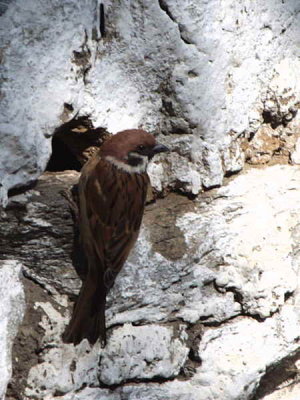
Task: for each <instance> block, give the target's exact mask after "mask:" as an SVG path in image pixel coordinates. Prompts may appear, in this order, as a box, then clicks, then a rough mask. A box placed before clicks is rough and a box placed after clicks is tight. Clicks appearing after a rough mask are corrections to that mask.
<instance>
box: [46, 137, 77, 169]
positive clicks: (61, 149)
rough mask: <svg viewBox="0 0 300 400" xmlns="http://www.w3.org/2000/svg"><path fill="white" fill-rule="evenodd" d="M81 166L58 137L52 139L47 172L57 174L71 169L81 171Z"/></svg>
mask: <svg viewBox="0 0 300 400" xmlns="http://www.w3.org/2000/svg"><path fill="white" fill-rule="evenodd" d="M81 167H82V165H81V164H80V162H79V161H78V160H77V158H76V157H75V156H74V154H72V153H71V151H70V149H69V147H68V146H67V145H66V144H65V143H64V142H63V141H62V140H61V139H59V138H58V137H56V136H54V137H53V139H52V154H51V157H50V160H49V162H48V165H47V168H46V170H47V171H51V172H57V171H65V170H68V169H73V170H76V171H80V170H81Z"/></svg>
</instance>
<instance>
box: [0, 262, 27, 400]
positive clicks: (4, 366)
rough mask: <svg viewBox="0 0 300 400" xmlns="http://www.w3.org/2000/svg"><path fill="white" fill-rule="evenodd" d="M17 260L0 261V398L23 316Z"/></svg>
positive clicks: (1, 397) (6, 379) (19, 269)
mask: <svg viewBox="0 0 300 400" xmlns="http://www.w3.org/2000/svg"><path fill="white" fill-rule="evenodd" d="M20 272H21V265H20V263H19V262H17V261H0V299H1V303H0V337H1V340H0V399H1V400H2V399H4V396H5V392H6V387H7V384H8V382H9V380H10V379H11V373H12V367H11V364H12V345H13V341H14V339H15V337H16V334H17V331H18V327H19V324H20V322H21V320H22V318H23V314H24V308H25V301H24V300H25V299H24V290H23V286H22V284H21V281H20Z"/></svg>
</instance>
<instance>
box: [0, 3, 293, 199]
mask: <svg viewBox="0 0 300 400" xmlns="http://www.w3.org/2000/svg"><path fill="white" fill-rule="evenodd" d="M104 6H105V15H106V36H105V38H104V39H100V36H99V20H98V18H99V12H98V7H99V1H96V0H93V1H80V2H78V1H76V0H67V1H64V2H58V1H55V2H49V1H47V0H41V1H39V2H38V3H37V2H36V1H34V0H27V1H26V2H24V1H22V0H16V1H13V2H11V3H10V4H9V7H8V9H7V11H6V12H5V13H4V14H3V15H2V16H1V24H0V38H1V43H2V49H1V54H2V56H1V57H2V60H3V61H2V62H3V67H2V75H3V82H2V89H1V90H2V92H1V93H2V96H1V97H0V99H1V103H0V115H1V120H0V131H1V138H2V139H1V149H2V150H1V163H0V183H1V185H2V186H1V190H0V197H1V202H2V203H3V204H5V203H6V200H7V199H6V196H7V190H8V189H9V188H11V187H14V186H16V185H21V184H25V183H28V182H29V181H31V180H33V179H35V178H36V177H37V176H39V174H40V173H41V171H43V170H44V168H45V166H46V163H47V160H48V159H49V156H50V153H51V146H50V137H51V135H52V134H53V132H54V130H55V128H57V127H59V126H60V125H61V124H62V122H65V118H64V117H63V110H64V103H66V104H69V105H72V107H73V111H71V112H70V113H69V116H68V118H69V119H71V118H72V117H74V116H75V115H76V116H82V115H85V116H87V115H88V116H90V118H91V119H92V121H93V122H94V125H95V126H97V127H98V126H101V127H106V128H107V129H108V130H109V131H111V132H116V131H118V130H120V129H125V128H132V127H139V126H140V127H144V128H146V129H149V130H151V131H156V132H158V133H160V132H163V133H172V134H171V135H168V136H165V137H163V139H164V140H165V142H166V143H169V144H170V145H171V148H174V151H176V153H177V154H175V155H171V156H170V158H169V160H168V162H167V163H166V164H165V166H164V171H160V173H159V176H156V179H155V180H153V183H154V185H155V187H156V189H158V190H160V189H161V188H162V185H163V186H166V185H170V186H173V187H176V188H179V189H181V190H183V191H188V192H191V193H194V194H196V193H198V192H199V191H200V189H201V187H202V185H203V186H205V187H211V186H216V185H220V184H221V183H222V180H223V175H224V173H225V172H232V171H237V170H239V169H241V168H242V166H243V163H244V157H243V154H242V153H241V150H240V147H239V143H238V142H237V138H238V137H239V136H241V135H242V136H247V135H249V134H250V133H253V132H255V131H256V130H257V128H258V127H259V126H260V125H261V124H262V122H263V113H264V115H265V117H266V116H268V117H269V118H273V120H276V121H277V122H278V123H284V124H285V123H287V122H288V121H290V120H291V119H292V118H293V117H294V115H295V113H296V110H297V103H299V98H300V95H299V91H300V78H299V74H298V71H299V69H300V61H299V58H298V54H299V52H298V39H297V38H298V33H299V32H298V27H299V22H300V20H299V19H300V14H299V5H298V4H297V2H294V1H289V2H281V1H279V0H275V1H274V2H265V1H263V0H255V1H252V0H251V1H250V0H243V1H239V2H236V1H234V0H230V1H226V2H222V1H220V0H213V1H210V2H206V1H204V0H203V1H193V0H183V1H182V0H181V1H178V0H160V1H152V0H146V1H144V0H137V1H135V2H128V1H124V0H122V1H120V2H118V3H116V2H114V1H112V0H105V1H104ZM54 21H55V23H54ZM96 36H97V40H96ZM162 38H163V40H162ZM63 120H64V121H63ZM173 134H175V136H173ZM178 136H182V140H181V144H179V142H178V140H177V139H178V138H177V137H178ZM191 137H192V138H193V139H192V140H191V139H190V138H191ZM187 143H190V148H187V147H189V146H187ZM170 166H171V168H170ZM155 168H156V167H153V168H152V170H151V175H152V177H154V175H155V174H156V172H157V169H155Z"/></svg>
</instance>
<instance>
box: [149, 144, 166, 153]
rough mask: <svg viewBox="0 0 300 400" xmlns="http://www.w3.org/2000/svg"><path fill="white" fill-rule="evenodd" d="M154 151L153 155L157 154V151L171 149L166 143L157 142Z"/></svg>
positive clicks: (161, 151)
mask: <svg viewBox="0 0 300 400" xmlns="http://www.w3.org/2000/svg"><path fill="white" fill-rule="evenodd" d="M152 151H153V155H154V154H157V153H165V152H167V151H170V149H169V148H168V147H167V146H165V145H164V144H160V143H157V144H156V145H155V146H154V147H153V149H152Z"/></svg>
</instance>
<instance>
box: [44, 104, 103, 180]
mask: <svg viewBox="0 0 300 400" xmlns="http://www.w3.org/2000/svg"><path fill="white" fill-rule="evenodd" d="M72 111H73V107H72V105H71V104H64V111H63V114H62V117H63V118H66V119H68V118H69V115H70V113H71V112H72ZM108 136H109V134H108V132H107V131H106V129H105V128H101V127H99V128H94V126H93V123H92V121H91V119H90V118H89V117H88V116H81V117H77V116H75V117H74V118H73V119H71V120H70V121H68V122H66V123H64V124H62V125H61V126H60V127H58V128H57V129H56V130H55V132H54V135H53V139H52V154H51V157H50V160H49V162H48V165H47V167H46V171H51V172H59V171H65V170H75V171H80V170H81V167H82V165H83V164H84V163H85V162H86V161H87V160H88V159H89V158H90V156H91V155H92V154H93V153H94V152H95V151H97V149H98V148H99V147H100V146H101V144H102V143H103V142H104V140H105V139H106V138H107V137H108Z"/></svg>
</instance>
